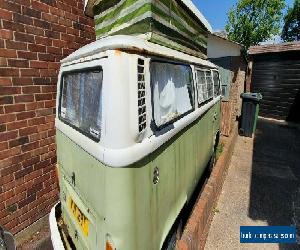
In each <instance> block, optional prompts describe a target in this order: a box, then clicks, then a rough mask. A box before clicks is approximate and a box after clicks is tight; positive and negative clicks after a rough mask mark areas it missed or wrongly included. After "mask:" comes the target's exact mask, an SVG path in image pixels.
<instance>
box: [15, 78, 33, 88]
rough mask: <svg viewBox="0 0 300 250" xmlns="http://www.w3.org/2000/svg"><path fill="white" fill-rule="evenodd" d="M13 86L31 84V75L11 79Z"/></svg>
mask: <svg viewBox="0 0 300 250" xmlns="http://www.w3.org/2000/svg"><path fill="white" fill-rule="evenodd" d="M12 82H13V85H14V86H24V85H32V84H33V82H32V78H31V77H18V78H13V79H12Z"/></svg>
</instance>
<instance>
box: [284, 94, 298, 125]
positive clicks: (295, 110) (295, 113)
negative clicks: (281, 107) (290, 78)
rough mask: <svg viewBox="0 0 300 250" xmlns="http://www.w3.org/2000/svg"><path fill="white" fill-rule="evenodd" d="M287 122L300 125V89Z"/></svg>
mask: <svg viewBox="0 0 300 250" xmlns="http://www.w3.org/2000/svg"><path fill="white" fill-rule="evenodd" d="M287 121H293V122H296V123H300V89H299V90H298V93H297V95H296V97H295V100H294V103H293V105H292V107H291V109H290V111H289V114H288V117H287Z"/></svg>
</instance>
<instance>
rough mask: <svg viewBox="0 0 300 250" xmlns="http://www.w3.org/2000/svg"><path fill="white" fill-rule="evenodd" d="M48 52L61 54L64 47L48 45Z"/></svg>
mask: <svg viewBox="0 0 300 250" xmlns="http://www.w3.org/2000/svg"><path fill="white" fill-rule="evenodd" d="M47 53H50V54H56V55H61V54H62V49H61V48H56V47H47Z"/></svg>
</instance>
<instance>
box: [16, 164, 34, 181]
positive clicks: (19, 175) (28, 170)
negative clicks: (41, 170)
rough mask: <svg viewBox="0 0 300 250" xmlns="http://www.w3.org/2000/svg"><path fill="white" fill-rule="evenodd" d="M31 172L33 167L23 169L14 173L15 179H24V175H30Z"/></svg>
mask: <svg viewBox="0 0 300 250" xmlns="http://www.w3.org/2000/svg"><path fill="white" fill-rule="evenodd" d="M32 170H33V167H28V168H25V169H22V170H20V171H17V172H15V173H14V176H15V179H19V178H22V177H24V176H25V175H27V174H29V173H31V172H32Z"/></svg>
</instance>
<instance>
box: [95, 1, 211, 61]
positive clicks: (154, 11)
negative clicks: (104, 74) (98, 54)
mask: <svg viewBox="0 0 300 250" xmlns="http://www.w3.org/2000/svg"><path fill="white" fill-rule="evenodd" d="M94 14H95V30H96V35H97V38H98V39H99V38H102V37H106V36H109V35H115V34H125V35H141V34H147V39H148V40H149V41H151V42H155V43H158V44H160V45H163V46H167V47H170V48H173V49H176V50H179V51H182V52H185V53H187V54H192V55H195V56H198V57H201V58H207V56H206V55H207V34H208V31H207V30H206V28H205V26H204V25H203V24H202V23H201V22H200V20H198V19H196V18H194V15H193V14H192V13H191V12H189V10H188V9H187V8H184V7H183V6H182V4H179V3H177V0H162V1H156V0H141V1H136V0H121V1H116V0H115V1H113V3H112V2H111V0H102V1H100V2H99V3H98V5H96V6H95V7H94ZM157 35H159V36H157ZM158 37H159V38H158Z"/></svg>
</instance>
